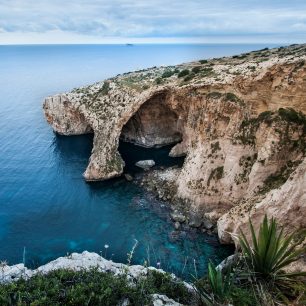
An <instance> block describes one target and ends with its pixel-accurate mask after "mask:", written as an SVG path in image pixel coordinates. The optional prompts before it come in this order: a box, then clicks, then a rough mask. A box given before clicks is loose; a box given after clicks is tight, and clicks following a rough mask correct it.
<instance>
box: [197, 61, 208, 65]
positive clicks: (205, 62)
mask: <svg viewBox="0 0 306 306" xmlns="http://www.w3.org/2000/svg"><path fill="white" fill-rule="evenodd" d="M199 63H200V64H202V65H203V64H207V63H208V60H200V61H199Z"/></svg>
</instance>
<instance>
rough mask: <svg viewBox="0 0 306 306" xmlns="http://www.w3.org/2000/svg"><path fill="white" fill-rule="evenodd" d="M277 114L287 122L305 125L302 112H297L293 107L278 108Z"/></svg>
mask: <svg viewBox="0 0 306 306" xmlns="http://www.w3.org/2000/svg"><path fill="white" fill-rule="evenodd" d="M278 114H279V116H280V117H281V118H282V119H283V120H286V121H288V122H293V123H297V124H304V125H306V116H305V115H304V114H303V113H302V112H297V111H296V110H294V109H293V108H280V109H279V110H278Z"/></svg>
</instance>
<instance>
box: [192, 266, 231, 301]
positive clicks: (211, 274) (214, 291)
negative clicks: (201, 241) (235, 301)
mask: <svg viewBox="0 0 306 306" xmlns="http://www.w3.org/2000/svg"><path fill="white" fill-rule="evenodd" d="M207 281H208V285H209V290H207V289H206V288H205V286H203V285H198V286H197V291H198V293H199V294H200V299H201V301H202V303H204V305H217V304H219V303H224V302H226V301H227V299H228V298H229V292H230V288H231V286H232V277H231V274H230V271H226V272H225V273H224V274H223V273H222V271H221V270H220V269H217V268H216V267H215V266H214V265H213V264H212V263H211V262H210V263H209V264H208V273H207Z"/></svg>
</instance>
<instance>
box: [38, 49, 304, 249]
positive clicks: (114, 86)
mask: <svg viewBox="0 0 306 306" xmlns="http://www.w3.org/2000/svg"><path fill="white" fill-rule="evenodd" d="M305 61H306V45H295V46H290V47H287V48H278V49H271V50H261V51H255V52H250V53H247V54H243V55H240V56H236V57H228V58H221V59H212V60H209V61H200V62H192V63H187V64H183V65H178V66H175V67H160V68H151V69H147V70H141V71H137V72H132V73H127V74H123V75H120V76H117V77H115V78H112V79H109V80H106V81H104V82H98V83H96V84H94V85H92V86H88V87H83V88H78V89H75V90H73V91H72V92H70V93H66V94H62V95H60V96H54V97H49V98H47V99H46V100H45V103H44V111H45V116H46V118H47V120H48V122H49V123H50V125H51V126H52V127H53V129H54V130H55V131H57V132H59V133H61V134H66V135H72V134H81V133H87V132H89V131H91V130H92V131H93V132H94V143H93V150H92V155H91V157H90V161H89V165H88V167H87V169H86V171H85V173H84V177H85V179H86V180H89V181H90V180H105V179H109V178H111V177H115V176H119V175H121V174H122V172H123V167H124V161H123V160H122V158H121V156H120V154H119V153H118V150H117V149H118V145H119V139H120V138H121V139H124V140H126V141H130V142H133V143H135V144H137V145H141V146H146V147H158V146H162V145H165V144H170V143H173V144H175V145H174V147H173V148H172V150H171V152H170V155H171V156H183V155H186V158H185V162H184V165H183V167H182V169H181V170H180V172H179V174H178V175H177V178H176V181H175V183H174V185H175V186H174V187H175V190H176V192H175V195H176V198H177V199H178V200H181V203H183V204H184V205H185V208H186V212H187V213H192V214H193V215H194V214H195V213H196V214H198V215H199V216H200V217H201V218H203V219H205V220H209V221H212V222H214V223H216V222H217V220H218V219H219V220H220V222H219V228H220V230H219V235H220V238H221V240H222V241H224V242H226V243H228V242H231V241H232V238H231V235H229V234H228V233H226V232H230V231H234V232H235V231H236V230H237V228H238V227H239V225H240V224H241V225H243V224H244V222H245V220H246V219H247V218H248V216H250V215H251V214H252V209H251V208H252V207H256V205H257V204H256V203H259V202H260V203H263V204H262V206H261V209H260V210H258V214H259V217H258V218H259V219H260V217H262V216H263V215H264V213H265V212H267V213H268V215H274V216H275V217H278V213H277V211H278V209H277V208H276V207H277V205H278V204H277V203H281V202H282V197H283V194H282V193H275V195H274V201H273V202H272V204H271V203H270V204H269V209H266V208H267V207H268V202H267V201H268V200H265V199H266V198H267V196H268V195H269V194H270V191H272V190H274V189H277V188H281V187H282V186H283V185H284V184H288V180H290V186H291V185H292V186H294V185H296V186H300V187H297V189H296V191H295V193H296V194H299V195H300V196H296V197H295V199H296V201H297V203H298V207H300V208H299V209H293V210H292V216H294V214H300V213H301V211H303V209H304V205H305V201H304V202H303V201H302V200H298V199H303V193H304V190H305V185H303V184H304V183H303V182H302V183H301V182H298V181H297V182H296V183H295V180H297V176H295V173H296V172H295V171H298V169H300V168H299V165H300V164H301V163H302V164H303V160H304V159H305V143H306V135H305V133H306V127H305V125H306V122H305V117H304V115H303V114H305V113H306V90H305V89H306V65H305ZM182 75H183V76H182ZM59 97H60V98H59ZM288 108H291V109H288ZM172 185H173V184H172ZM284 186H285V185H284ZM303 186H304V188H303ZM277 197H278V199H277ZM299 201H300V202H299ZM246 203H247V204H246ZM264 203H266V204H264ZM244 205H245V206H247V209H244V208H243V207H244ZM273 205H274V206H273ZM272 207H275V209H274V210H273V214H272ZM235 209H236V210H235ZM234 210H235V213H234V212H233V211H234ZM229 211H231V212H232V213H231V214H230V213H229ZM233 215H234V220H235V226H233V225H232V224H233V223H232V221H230V220H229V219H228V218H230V216H233ZM220 217H222V219H220ZM279 217H281V216H280V215H279ZM280 219H283V218H280ZM291 220H292V222H289V223H287V222H286V223H285V222H284V225H285V226H286V227H287V229H288V230H289V229H291V228H301V227H304V226H305V224H303V223H302V222H295V221H294V217H292V219H291ZM296 220H299V219H298V218H296Z"/></svg>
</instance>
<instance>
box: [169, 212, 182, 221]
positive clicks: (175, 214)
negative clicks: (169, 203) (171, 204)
mask: <svg viewBox="0 0 306 306" xmlns="http://www.w3.org/2000/svg"><path fill="white" fill-rule="evenodd" d="M170 216H171V219H172V220H173V221H175V222H179V223H183V222H185V221H186V217H185V216H184V215H183V214H181V213H179V212H178V211H174V212H173V213H171V214H170Z"/></svg>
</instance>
